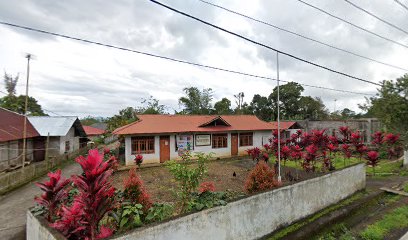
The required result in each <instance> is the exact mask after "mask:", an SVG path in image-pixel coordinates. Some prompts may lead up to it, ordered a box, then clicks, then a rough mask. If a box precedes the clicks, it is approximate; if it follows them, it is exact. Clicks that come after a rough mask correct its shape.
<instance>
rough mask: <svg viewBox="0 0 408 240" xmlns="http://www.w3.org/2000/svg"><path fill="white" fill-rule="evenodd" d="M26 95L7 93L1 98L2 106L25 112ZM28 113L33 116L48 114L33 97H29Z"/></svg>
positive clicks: (0, 105)
mask: <svg viewBox="0 0 408 240" xmlns="http://www.w3.org/2000/svg"><path fill="white" fill-rule="evenodd" d="M25 98H26V97H25V95H20V96H15V95H7V96H5V97H2V98H0V107H2V108H5V109H8V110H10V111H13V112H17V113H20V114H24V109H25ZM27 115H31V116H46V115H47V114H45V113H44V111H43V110H42V108H41V105H40V104H38V102H37V100H36V99H35V98H33V97H28V105H27Z"/></svg>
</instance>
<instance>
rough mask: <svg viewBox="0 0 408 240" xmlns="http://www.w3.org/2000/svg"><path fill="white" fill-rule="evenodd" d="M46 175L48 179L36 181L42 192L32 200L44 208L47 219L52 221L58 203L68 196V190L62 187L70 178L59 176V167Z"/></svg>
mask: <svg viewBox="0 0 408 240" xmlns="http://www.w3.org/2000/svg"><path fill="white" fill-rule="evenodd" d="M47 175H48V177H49V178H50V179H49V181H46V182H44V183H39V182H38V183H36V185H37V186H39V187H40V189H41V190H42V191H43V194H41V196H40V197H35V198H34V200H35V201H36V202H37V203H38V204H39V205H41V206H43V207H44V208H45V212H46V214H47V220H48V221H49V222H53V218H54V217H55V214H56V212H57V208H58V206H59V204H61V203H62V201H63V200H64V199H65V198H66V197H67V196H68V192H67V191H66V190H65V189H64V188H65V186H67V185H68V184H69V183H70V179H65V178H64V177H61V169H58V170H57V171H55V172H50V173H48V174H47Z"/></svg>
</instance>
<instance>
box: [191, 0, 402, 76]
mask: <svg viewBox="0 0 408 240" xmlns="http://www.w3.org/2000/svg"><path fill="white" fill-rule="evenodd" d="M198 1H200V2H202V3H205V4H207V5H211V6H213V7H216V8H220V9H223V10H225V11H227V12H230V13H233V14H236V15H239V16H241V17H244V18H247V19H250V20H252V21H255V22H258V23H261V24H264V25H267V26H270V27H273V28H275V29H278V30H281V31H284V32H286V33H289V34H292V35H295V36H298V37H301V38H304V39H306V40H309V41H312V42H315V43H318V44H321V45H323V46H326V47H329V48H332V49H336V50H338V51H341V52H345V53H348V54H351V55H353V56H356V57H360V58H363V59H366V60H370V61H373V62H376V63H379V64H382V65H385V66H388V67H392V68H396V69H399V70H403V71H408V69H407V68H403V67H399V66H396V65H392V64H389V63H385V62H381V61H379V60H376V59H373V58H370V57H366V56H363V55H361V54H358V53H355V52H352V51H349V50H346V49H343V48H340V47H336V46H334V45H331V44H329V43H325V42H323V41H320V40H316V39H313V38H311V37H308V36H305V35H303V34H300V33H297V32H294V31H291V30H288V29H285V28H282V27H279V26H276V25H274V24H271V23H269V22H265V21H262V20H259V19H256V18H253V17H251V16H248V15H245V14H243V13H240V12H237V11H234V10H231V9H228V8H226V7H223V6H220V5H217V4H214V3H211V2H207V1H205V0H198Z"/></svg>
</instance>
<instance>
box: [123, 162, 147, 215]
mask: <svg viewBox="0 0 408 240" xmlns="http://www.w3.org/2000/svg"><path fill="white" fill-rule="evenodd" d="M123 188H124V191H123V198H124V199H123V200H125V201H129V202H130V203H131V205H135V204H141V205H142V206H143V212H144V213H147V210H149V208H150V207H151V206H152V204H153V202H152V201H151V199H150V195H149V194H148V193H147V191H146V189H145V187H144V184H143V181H142V180H141V179H140V177H139V176H138V175H137V173H136V168H132V169H130V170H129V175H128V177H127V178H125V179H124V180H123Z"/></svg>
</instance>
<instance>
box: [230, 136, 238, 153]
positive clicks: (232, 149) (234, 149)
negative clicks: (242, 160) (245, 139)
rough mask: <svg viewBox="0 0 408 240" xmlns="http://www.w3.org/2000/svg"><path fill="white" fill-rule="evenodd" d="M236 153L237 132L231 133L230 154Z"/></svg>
mask: <svg viewBox="0 0 408 240" xmlns="http://www.w3.org/2000/svg"><path fill="white" fill-rule="evenodd" d="M236 155H238V133H231V156H236Z"/></svg>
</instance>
